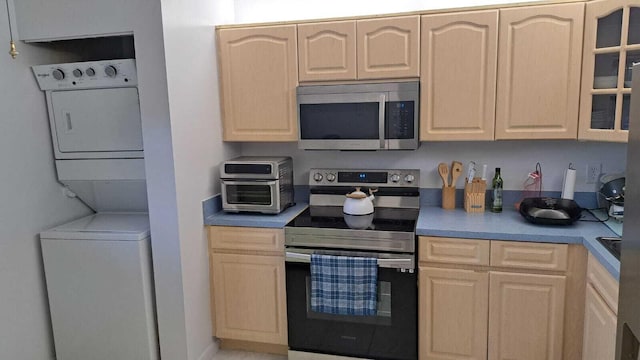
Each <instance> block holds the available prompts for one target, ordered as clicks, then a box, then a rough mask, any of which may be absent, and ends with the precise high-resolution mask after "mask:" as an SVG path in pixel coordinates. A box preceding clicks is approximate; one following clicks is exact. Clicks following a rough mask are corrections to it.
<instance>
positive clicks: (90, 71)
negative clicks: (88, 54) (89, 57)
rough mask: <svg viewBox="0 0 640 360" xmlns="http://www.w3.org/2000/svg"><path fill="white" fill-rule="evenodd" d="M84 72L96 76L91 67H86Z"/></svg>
mask: <svg viewBox="0 0 640 360" xmlns="http://www.w3.org/2000/svg"><path fill="white" fill-rule="evenodd" d="M85 73H86V74H87V76H96V71H95V70H94V69H93V68H91V67H90V68H88V69H87V70H86V71H85Z"/></svg>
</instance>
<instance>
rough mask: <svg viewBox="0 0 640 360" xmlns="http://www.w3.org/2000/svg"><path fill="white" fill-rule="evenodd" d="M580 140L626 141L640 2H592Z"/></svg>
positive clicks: (638, 56) (639, 58) (638, 53)
mask: <svg viewBox="0 0 640 360" xmlns="http://www.w3.org/2000/svg"><path fill="white" fill-rule="evenodd" d="M582 59H583V60H582V61H583V64H582V90H581V96H580V126H579V134H578V138H579V139H580V140H598V141H612V142H626V141H627V138H628V131H629V103H630V98H631V96H630V95H631V68H632V66H633V64H634V63H640V0H603V1H593V2H589V3H587V10H586V16H585V32H584V53H583V58H582Z"/></svg>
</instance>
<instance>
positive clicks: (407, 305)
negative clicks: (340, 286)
mask: <svg viewBox="0 0 640 360" xmlns="http://www.w3.org/2000/svg"><path fill="white" fill-rule="evenodd" d="M308 252H309V251H305V252H303V253H301V252H298V251H296V250H291V249H287V257H286V259H287V260H286V286H287V317H288V333H289V348H290V350H294V351H303V352H313V353H325V354H333V355H341V356H351V357H358V358H371V359H398V360H404V359H407V360H409V359H417V357H418V335H417V334H418V331H417V326H418V316H417V315H418V314H417V309H418V308H417V306H418V305H417V301H418V289H417V275H416V273H415V272H414V271H413V270H414V269H413V266H414V260H413V258H412V256H413V255H411V254H409V255H407V254H404V255H401V254H384V255H385V256H386V257H387V258H385V259H379V260H378V263H379V265H378V266H379V267H378V313H377V315H376V316H345V315H333V314H325V313H316V312H313V311H311V298H310V294H311V274H310V264H309V262H308V261H309V260H308V258H309V255H308ZM305 253H306V254H305ZM322 253H323V254H331V252H328V251H322ZM339 254H340V255H348V254H345V253H344V252H340V253H339ZM352 256H357V255H352ZM394 256H396V257H398V256H399V257H400V258H396V259H394ZM407 257H408V258H409V260H407ZM408 264H411V265H410V266H411V269H410V270H408V269H406V268H407V267H409V265H408ZM400 268H403V270H401V269H400Z"/></svg>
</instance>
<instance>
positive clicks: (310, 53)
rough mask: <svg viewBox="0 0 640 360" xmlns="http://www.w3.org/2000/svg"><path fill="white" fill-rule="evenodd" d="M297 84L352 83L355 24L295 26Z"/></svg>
mask: <svg viewBox="0 0 640 360" xmlns="http://www.w3.org/2000/svg"><path fill="white" fill-rule="evenodd" d="M298 62H299V67H298V76H299V79H300V81H317V80H355V78H356V22H355V21H334V22H325V23H317V24H316V23H314V24H300V25H298Z"/></svg>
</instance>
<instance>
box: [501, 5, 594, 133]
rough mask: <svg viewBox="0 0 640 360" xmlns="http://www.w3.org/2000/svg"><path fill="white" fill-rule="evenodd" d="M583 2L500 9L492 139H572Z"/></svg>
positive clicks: (575, 112) (574, 125) (576, 124)
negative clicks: (496, 83)
mask: <svg viewBox="0 0 640 360" xmlns="http://www.w3.org/2000/svg"><path fill="white" fill-rule="evenodd" d="M583 24H584V4H583V3H570V4H557V5H546V6H530V7H521V8H511V9H501V10H500V28H499V39H500V40H499V45H498V49H499V50H498V89H497V103H496V106H497V109H496V132H495V135H496V139H576V138H577V132H578V102H579V95H580V64H581V53H582V34H583Z"/></svg>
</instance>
